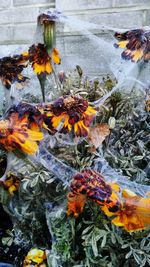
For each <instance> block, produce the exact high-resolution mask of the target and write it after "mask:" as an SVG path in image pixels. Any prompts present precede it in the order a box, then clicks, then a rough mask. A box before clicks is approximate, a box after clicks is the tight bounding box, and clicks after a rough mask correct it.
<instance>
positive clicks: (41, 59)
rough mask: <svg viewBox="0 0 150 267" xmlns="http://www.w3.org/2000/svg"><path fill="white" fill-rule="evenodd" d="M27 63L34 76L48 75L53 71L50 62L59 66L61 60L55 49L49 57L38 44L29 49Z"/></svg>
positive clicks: (43, 47) (41, 45) (45, 50)
mask: <svg viewBox="0 0 150 267" xmlns="http://www.w3.org/2000/svg"><path fill="white" fill-rule="evenodd" d="M29 62H30V63H31V64H32V67H33V70H34V72H35V73H36V74H41V73H44V74H50V73H52V71H53V66H52V62H54V63H55V64H60V62H61V60H60V56H59V52H58V50H57V49H56V48H53V50H52V53H51V55H49V54H48V53H47V49H46V47H45V45H44V44H38V45H32V46H31V47H30V48H29Z"/></svg>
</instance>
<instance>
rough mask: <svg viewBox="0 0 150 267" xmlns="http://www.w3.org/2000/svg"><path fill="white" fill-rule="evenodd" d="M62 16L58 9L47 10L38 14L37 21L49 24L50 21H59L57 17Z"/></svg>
mask: <svg viewBox="0 0 150 267" xmlns="http://www.w3.org/2000/svg"><path fill="white" fill-rule="evenodd" d="M61 16H62V13H61V12H60V11H58V10H56V9H55V10H48V11H47V12H45V13H42V14H40V15H39V16H38V23H39V24H41V25H43V24H49V23H51V22H56V21H59V18H60V17H61Z"/></svg>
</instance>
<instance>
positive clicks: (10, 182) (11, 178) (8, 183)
mask: <svg viewBox="0 0 150 267" xmlns="http://www.w3.org/2000/svg"><path fill="white" fill-rule="evenodd" d="M0 184H1V185H2V186H3V187H4V188H5V189H6V190H8V192H9V193H10V194H11V195H13V194H14V192H16V191H18V188H19V186H20V177H18V176H16V175H15V174H13V173H11V172H9V173H8V174H7V176H6V179H5V180H4V181H0Z"/></svg>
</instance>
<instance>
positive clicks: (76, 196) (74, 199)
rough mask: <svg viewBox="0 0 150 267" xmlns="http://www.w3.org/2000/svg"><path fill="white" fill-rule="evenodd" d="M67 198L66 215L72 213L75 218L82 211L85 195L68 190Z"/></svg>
mask: <svg viewBox="0 0 150 267" xmlns="http://www.w3.org/2000/svg"><path fill="white" fill-rule="evenodd" d="M67 198H68V211H67V215H68V216H70V215H72V214H73V216H74V217H75V218H77V217H78V216H79V215H80V214H81V213H82V212H83V208H84V205H85V203H86V199H87V198H86V195H84V194H81V193H73V192H69V194H68V196H67Z"/></svg>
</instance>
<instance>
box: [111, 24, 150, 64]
mask: <svg viewBox="0 0 150 267" xmlns="http://www.w3.org/2000/svg"><path fill="white" fill-rule="evenodd" d="M115 38H116V39H118V41H119V42H118V43H116V44H115V47H116V48H118V47H119V48H122V49H125V50H124V51H123V53H122V54H121V55H122V58H123V59H127V60H131V61H133V62H138V61H140V60H142V59H143V60H144V61H145V62H147V61H149V60H150V28H148V27H145V28H142V29H135V30H131V31H126V32H124V33H115Z"/></svg>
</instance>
